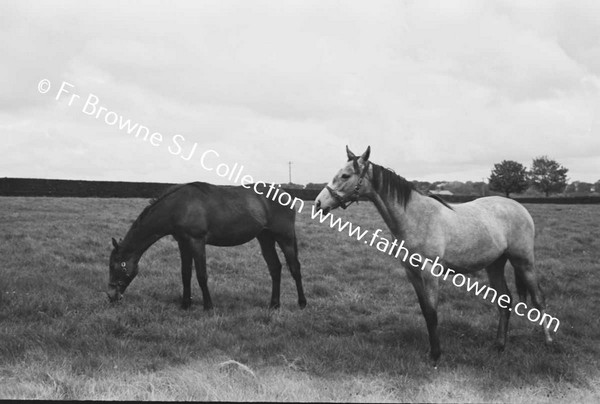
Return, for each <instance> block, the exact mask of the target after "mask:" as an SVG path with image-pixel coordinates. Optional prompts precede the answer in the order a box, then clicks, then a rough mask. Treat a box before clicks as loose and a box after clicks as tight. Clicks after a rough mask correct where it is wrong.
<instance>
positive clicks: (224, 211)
mask: <svg viewBox="0 0 600 404" xmlns="http://www.w3.org/2000/svg"><path fill="white" fill-rule="evenodd" d="M259 184H260V183H259ZM259 184H256V185H259ZM264 188H265V186H264V184H263V187H262V189H263V191H264ZM255 189H257V192H258V191H259V190H261V187H258V188H256V187H255ZM263 191H261V192H263ZM257 192H255V191H254V190H253V189H252V187H250V188H246V187H241V186H240V187H233V186H217V185H212V184H207V183H203V182H194V183H190V184H183V185H175V186H173V187H171V188H169V189H168V190H167V191H165V192H164V193H163V194H162V195H161V196H159V197H158V198H157V199H156V200H154V201H153V202H151V204H150V205H149V206H147V207H146V208H145V209H144V210H143V211H142V213H141V214H140V215H139V216H138V218H137V219H136V220H135V222H134V223H133V224H132V225H131V228H130V229H129V231H128V232H127V234H126V235H125V238H124V239H123V241H121V242H120V243H117V242H116V240H115V239H114V238H113V239H112V242H113V246H114V249H113V251H112V253H111V254H110V264H109V270H110V279H109V283H108V292H107V294H108V297H109V299H110V300H111V301H116V300H120V299H121V297H122V294H123V293H124V292H125V289H126V288H127V286H129V284H130V283H131V281H132V280H133V278H135V276H136V275H137V273H138V262H139V260H140V257H141V256H142V254H144V252H145V251H146V250H147V249H148V248H149V247H150V246H151V245H152V244H154V243H155V242H156V241H158V240H159V239H160V238H162V237H164V236H166V235H172V236H173V237H174V238H175V240H177V243H178V244H179V253H180V255H181V279H182V281H183V301H182V307H183V308H188V307H189V306H190V304H191V291H190V283H191V278H192V261H193V262H194V263H195V266H196V277H197V278H198V284H199V285H200V289H201V290H202V298H203V301H204V309H205V310H208V309H211V308H212V301H211V298H210V293H209V292H208V285H207V280H208V275H207V273H206V244H210V245H215V246H235V245H240V244H244V243H246V242H248V241H250V240H252V239H253V238H255V237H256V238H257V239H258V242H259V243H260V247H261V250H262V254H263V257H264V259H265V261H266V262H267V266H268V268H269V272H270V274H271V279H272V281H273V287H272V293H271V305H270V307H272V308H277V307H279V295H280V289H279V288H280V283H281V262H280V261H279V257H278V255H277V251H276V250H275V243H277V244H278V245H279V247H280V248H281V250H282V251H283V254H284V255H285V259H286V261H287V264H288V267H289V269H290V272H291V273H292V277H293V278H294V280H295V281H296V288H297V290H298V304H299V305H300V307H304V306H306V298H305V297H304V291H303V288H302V279H301V275H300V262H299V261H298V246H297V242H296V231H295V219H296V211H295V210H294V209H292V207H291V206H290V207H286V206H283V205H281V204H279V203H278V202H275V201H272V200H270V199H268V198H267V197H265V196H264V195H262V194H259V193H257ZM263 194H264V192H263Z"/></svg>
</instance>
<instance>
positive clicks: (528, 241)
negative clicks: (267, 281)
mask: <svg viewBox="0 0 600 404" xmlns="http://www.w3.org/2000/svg"><path fill="white" fill-rule="evenodd" d="M370 152H371V148H370V147H368V148H367V150H366V151H365V152H364V153H363V154H362V155H361V156H360V157H357V156H355V155H354V153H352V152H351V151H350V150H349V149H348V147H347V146H346V153H347V155H348V162H347V163H346V164H345V165H344V166H343V167H342V169H341V170H340V171H339V172H338V173H337V174H336V176H335V177H334V178H333V179H332V180H331V182H329V184H328V185H327V186H326V187H325V188H324V189H323V190H322V191H321V192H320V193H319V195H318V196H317V199H316V200H315V204H316V208H317V209H321V210H323V211H324V212H325V213H327V212H329V210H331V209H335V208H337V207H338V206H341V207H342V208H344V209H345V208H346V207H347V206H348V205H349V204H351V203H352V202H355V201H358V199H359V198H360V197H366V198H368V199H369V200H371V201H372V202H373V203H374V204H375V206H376V207H377V210H378V211H379V213H380V214H381V216H382V217H383V220H384V221H385V223H386V224H387V226H388V227H389V229H390V231H391V232H392V234H393V235H394V236H395V237H396V238H397V240H403V241H404V244H403V247H404V248H405V249H407V250H408V251H410V252H411V253H418V254H419V255H420V256H421V257H426V258H429V260H427V259H426V260H425V261H424V263H423V265H420V264H421V263H420V262H419V264H416V265H415V264H414V261H413V260H408V261H406V259H405V260H404V262H403V266H404V268H405V270H406V274H407V276H408V279H409V280H410V282H411V283H412V285H413V287H414V289H415V291H416V293H417V297H418V300H419V305H420V306H421V311H422V313H423V316H424V317H425V322H426V323H427V331H428V333H429V344H430V355H431V358H432V359H433V360H434V361H435V362H437V360H438V359H439V357H440V354H441V350H440V343H439V336H438V328H437V323H438V320H437V304H438V294H439V278H438V276H435V275H433V274H432V271H431V269H432V265H433V264H434V262H433V260H434V259H436V258H439V260H438V262H439V263H441V264H442V265H443V266H444V267H445V268H452V269H453V270H454V271H455V272H456V273H472V272H476V271H479V270H481V269H483V268H485V269H486V271H487V275H488V278H489V281H490V285H491V286H492V287H493V288H494V289H495V290H496V291H497V292H498V295H502V294H506V295H507V296H509V297H510V292H509V290H508V287H507V285H506V280H505V278H504V265H505V263H506V261H507V260H509V261H510V262H511V264H512V265H513V267H514V270H515V279H516V286H517V292H518V294H519V298H520V299H521V301H524V300H525V299H526V297H527V293H529V294H530V295H531V299H532V301H533V305H534V306H535V308H537V309H538V310H540V312H541V313H542V314H544V309H545V303H544V296H543V294H542V291H541V289H540V287H539V285H538V281H537V277H536V273H535V270H534V253H533V243H534V225H533V219H532V218H531V215H529V212H527V210H526V209H525V208H524V207H523V206H522V205H520V204H519V203H517V202H515V201H513V200H511V199H507V198H503V197H496V196H491V197H486V198H479V199H476V200H474V201H472V202H467V203H462V204H447V203H445V202H443V201H442V200H440V199H437V198H435V197H429V196H425V195H423V194H421V193H420V192H419V191H417V190H416V189H415V187H414V185H413V184H412V183H411V182H409V181H407V180H406V179H404V178H403V177H401V176H399V175H397V174H395V173H394V172H392V171H391V170H389V169H386V168H383V167H381V166H379V165H377V164H374V163H371V162H370V161H369V155H370ZM396 256H398V255H396ZM511 300H512V299H511ZM498 308H499V311H500V320H499V323H498V332H497V337H496V344H497V347H498V348H499V349H503V348H504V346H505V345H506V333H507V330H508V318H509V315H510V310H511V309H510V306H508V307H506V308H501V307H500V305H499V306H498ZM546 320H547V318H546ZM544 333H545V337H546V342H547V343H550V342H551V341H552V339H551V337H550V335H549V333H548V329H547V326H545V327H544Z"/></svg>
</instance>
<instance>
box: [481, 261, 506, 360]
mask: <svg viewBox="0 0 600 404" xmlns="http://www.w3.org/2000/svg"><path fill="white" fill-rule="evenodd" d="M505 264H506V257H505V256H502V257H500V258H498V259H497V260H496V261H494V262H493V263H492V264H490V265H489V266H488V267H487V268H486V269H485V270H486V272H487V275H488V279H489V280H490V286H491V287H492V288H494V290H496V292H498V295H500V296H502V295H507V296H508V297H509V298H510V301H511V302H512V296H511V294H510V290H509V289H508V285H506V278H505V277H504V265H505ZM511 310H512V309H511V307H510V306H508V307H506V308H502V307H500V305H498V315H499V319H498V332H497V333H496V347H497V348H498V350H499V351H503V350H504V347H505V346H506V335H507V333H508V319H509V318H510V311H511Z"/></svg>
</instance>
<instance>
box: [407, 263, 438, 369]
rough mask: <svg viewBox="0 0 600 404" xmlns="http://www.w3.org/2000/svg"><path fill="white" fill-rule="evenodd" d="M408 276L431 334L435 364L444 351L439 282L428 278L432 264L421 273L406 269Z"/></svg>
mask: <svg viewBox="0 0 600 404" xmlns="http://www.w3.org/2000/svg"><path fill="white" fill-rule="evenodd" d="M405 269H406V275H407V276H408V279H409V280H410V283H411V284H412V285H413V288H414V289H415V292H417V298H418V299H419V306H421V312H422V313H423V317H425V322H426V323H427V332H428V334H429V347H430V351H429V355H430V356H431V359H433V362H434V364H437V361H438V360H439V359H440V355H441V354H442V351H441V349H440V337H439V335H438V328H437V325H438V318H437V305H438V295H439V280H438V278H435V277H433V276H427V274H428V273H431V272H430V271H431V262H429V264H428V265H426V269H424V270H423V271H421V269H420V268H405Z"/></svg>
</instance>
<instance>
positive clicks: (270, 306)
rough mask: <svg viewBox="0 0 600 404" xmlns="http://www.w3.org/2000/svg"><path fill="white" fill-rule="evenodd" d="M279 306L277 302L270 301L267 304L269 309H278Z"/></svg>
mask: <svg viewBox="0 0 600 404" xmlns="http://www.w3.org/2000/svg"><path fill="white" fill-rule="evenodd" d="M279 307H280V305H279V303H271V304H270V305H269V310H277V309H279Z"/></svg>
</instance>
